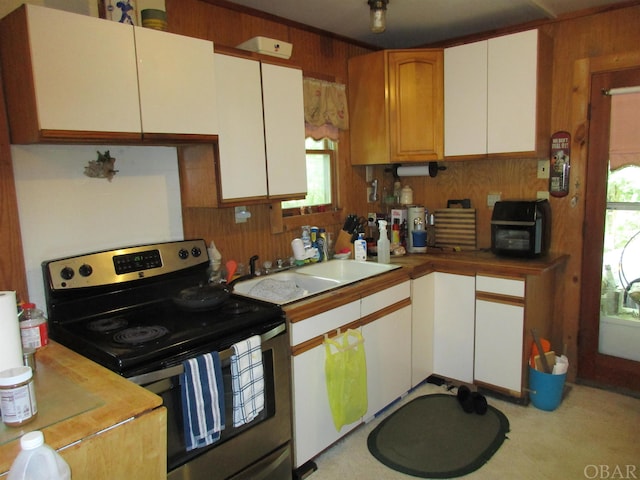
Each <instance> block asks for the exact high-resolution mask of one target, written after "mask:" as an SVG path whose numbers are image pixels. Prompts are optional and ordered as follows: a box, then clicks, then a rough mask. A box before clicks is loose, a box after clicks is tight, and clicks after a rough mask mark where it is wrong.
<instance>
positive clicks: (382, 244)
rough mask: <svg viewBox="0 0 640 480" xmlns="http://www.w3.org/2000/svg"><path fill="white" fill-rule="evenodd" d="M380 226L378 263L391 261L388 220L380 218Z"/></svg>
mask: <svg viewBox="0 0 640 480" xmlns="http://www.w3.org/2000/svg"><path fill="white" fill-rule="evenodd" d="M378 225H379V227H380V238H379V239H378V263H390V262H391V251H390V245H389V237H387V221H386V220H378Z"/></svg>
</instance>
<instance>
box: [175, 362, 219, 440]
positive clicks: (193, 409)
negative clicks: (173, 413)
mask: <svg viewBox="0 0 640 480" xmlns="http://www.w3.org/2000/svg"><path fill="white" fill-rule="evenodd" d="M183 366H184V373H183V374H181V375H180V385H181V393H182V415H183V426H184V436H185V443H186V449H187V452H188V451H190V450H194V449H196V448H200V447H205V446H207V445H211V444H212V443H214V442H215V441H217V440H219V439H220V432H221V431H222V430H224V426H225V418H224V389H223V384H222V369H221V366H220V356H219V355H218V352H213V353H207V354H205V355H201V356H199V357H196V358H192V359H189V360H187V361H185V362H183Z"/></svg>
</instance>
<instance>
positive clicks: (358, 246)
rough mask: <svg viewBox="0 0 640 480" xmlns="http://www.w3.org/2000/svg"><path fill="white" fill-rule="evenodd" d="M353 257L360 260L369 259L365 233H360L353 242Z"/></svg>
mask: <svg viewBox="0 0 640 480" xmlns="http://www.w3.org/2000/svg"><path fill="white" fill-rule="evenodd" d="M353 258H354V259H355V260H357V261H358V262H366V261H367V241H366V240H365V239H364V233H361V234H359V235H358V239H357V240H356V241H355V242H353Z"/></svg>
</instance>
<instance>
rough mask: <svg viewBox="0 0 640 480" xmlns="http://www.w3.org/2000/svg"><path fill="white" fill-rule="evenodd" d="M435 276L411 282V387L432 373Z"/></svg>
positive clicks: (432, 274) (419, 278)
mask: <svg viewBox="0 0 640 480" xmlns="http://www.w3.org/2000/svg"><path fill="white" fill-rule="evenodd" d="M434 285H435V274H434V273H430V274H428V275H424V276H422V277H418V278H414V279H413V280H411V387H415V386H416V385H418V384H419V383H421V382H422V381H424V380H425V379H426V378H427V377H429V375H431V374H432V373H433V305H435V298H434V293H435V287H434Z"/></svg>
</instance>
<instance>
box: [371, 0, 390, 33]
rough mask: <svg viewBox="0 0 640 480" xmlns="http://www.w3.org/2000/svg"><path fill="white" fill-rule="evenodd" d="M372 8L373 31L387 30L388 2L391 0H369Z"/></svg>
mask: <svg viewBox="0 0 640 480" xmlns="http://www.w3.org/2000/svg"><path fill="white" fill-rule="evenodd" d="M367 2H368V3H369V8H370V9H371V31H372V32H373V33H382V32H384V31H385V29H386V27H387V25H386V15H387V4H388V3H389V0H367Z"/></svg>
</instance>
